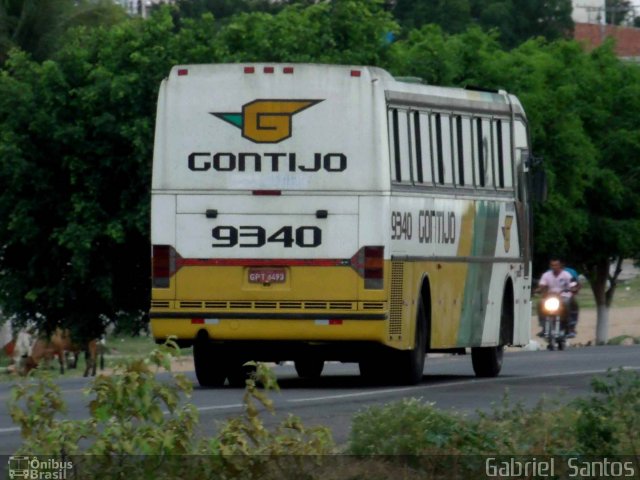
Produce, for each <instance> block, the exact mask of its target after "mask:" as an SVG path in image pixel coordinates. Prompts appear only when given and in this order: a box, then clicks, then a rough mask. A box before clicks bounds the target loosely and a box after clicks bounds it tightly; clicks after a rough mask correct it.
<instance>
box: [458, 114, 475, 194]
mask: <svg viewBox="0 0 640 480" xmlns="http://www.w3.org/2000/svg"><path fill="white" fill-rule="evenodd" d="M459 123H460V124H461V130H462V137H461V138H462V151H463V154H464V156H463V159H462V160H463V166H462V168H463V171H464V184H465V186H470V187H473V157H472V152H473V148H472V140H471V118H470V117H460V122H459Z"/></svg>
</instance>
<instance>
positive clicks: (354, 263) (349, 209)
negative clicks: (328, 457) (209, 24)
mask: <svg viewBox="0 0 640 480" xmlns="http://www.w3.org/2000/svg"><path fill="white" fill-rule="evenodd" d="M155 135H156V136H155V150H154V160H153V186H152V213H151V239H152V244H153V246H152V256H153V259H152V263H153V274H152V275H153V278H152V282H153V288H152V299H151V310H150V319H151V327H152V330H153V335H154V337H155V338H156V340H157V341H163V340H164V339H166V338H167V337H169V336H175V337H177V339H178V341H179V343H180V344H181V345H193V346H194V360H195V369H196V375H197V378H198V381H199V383H200V384H201V385H203V386H218V385H222V384H224V382H225V380H226V379H228V380H229V382H230V383H231V384H237V383H239V384H242V383H243V379H244V377H243V375H245V374H246V371H245V370H244V367H243V364H245V363H246V362H247V361H250V360H256V361H270V362H279V361H285V360H292V361H294V363H295V367H296V370H297V372H298V374H299V375H300V376H301V377H316V376H319V375H320V374H321V372H322V369H323V365H324V362H325V361H342V362H358V363H359V367H360V371H361V373H362V375H365V376H368V377H370V378H376V377H377V378H384V379H387V380H391V381H400V382H403V383H407V384H412V383H416V382H418V381H419V380H420V379H421V378H422V374H423V368H424V361H425V354H426V353H428V352H454V353H463V352H465V351H467V349H469V348H470V350H471V359H472V364H473V369H474V371H475V373H476V375H478V376H494V375H497V374H498V373H499V372H500V368H501V366H502V357H503V347H504V346H506V345H524V344H527V343H528V341H529V325H530V311H531V308H530V293H531V277H530V273H531V267H530V261H531V259H530V252H531V249H530V225H531V222H530V208H529V204H528V202H529V187H528V186H529V184H530V181H529V172H528V161H527V160H528V158H530V156H529V150H530V148H529V142H528V134H527V120H526V116H525V113H524V110H523V108H522V106H521V104H520V102H519V101H518V99H517V98H516V97H514V96H513V95H509V94H507V93H506V92H504V91H495V92H489V91H477V90H466V89H457V88H443V87H435V86H428V85H422V84H418V83H416V82H411V81H401V80H400V79H394V78H393V77H392V76H391V75H390V74H389V73H387V72H386V71H384V70H381V69H379V68H372V67H352V66H337V65H302V64H286V65H283V64H245V65H241V64H225V65H184V66H176V67H174V68H173V69H172V71H171V73H170V75H169V77H168V78H167V79H165V80H164V81H163V83H162V86H161V88H160V94H159V100H158V112H157V123H156V134H155Z"/></svg>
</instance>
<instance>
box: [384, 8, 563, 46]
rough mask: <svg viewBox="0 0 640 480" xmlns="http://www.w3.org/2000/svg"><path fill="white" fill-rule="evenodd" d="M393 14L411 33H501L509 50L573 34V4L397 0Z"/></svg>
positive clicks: (501, 39) (501, 40) (503, 43)
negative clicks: (435, 29) (431, 29)
mask: <svg viewBox="0 0 640 480" xmlns="http://www.w3.org/2000/svg"><path fill="white" fill-rule="evenodd" d="M392 11H393V13H394V15H395V17H396V18H397V19H398V21H399V22H400V24H401V25H402V26H403V28H404V29H405V31H407V32H410V31H411V30H413V29H416V28H420V27H422V26H424V25H428V24H435V25H438V26H439V27H440V28H442V29H443V30H444V31H446V32H447V33H461V32H463V31H465V30H466V29H468V28H469V27H471V26H473V25H477V26H479V27H481V28H482V29H483V30H485V31H491V30H494V31H497V32H499V36H500V42H501V43H502V45H504V46H505V47H508V48H513V47H515V46H517V45H520V44H521V43H523V42H525V41H526V40H528V39H530V38H533V37H544V38H546V39H547V40H555V39H559V38H567V37H569V36H570V34H571V32H572V31H573V21H572V20H571V12H572V4H571V0H551V1H549V0H453V1H444V0H397V1H396V2H395V3H394V7H393V9H392Z"/></svg>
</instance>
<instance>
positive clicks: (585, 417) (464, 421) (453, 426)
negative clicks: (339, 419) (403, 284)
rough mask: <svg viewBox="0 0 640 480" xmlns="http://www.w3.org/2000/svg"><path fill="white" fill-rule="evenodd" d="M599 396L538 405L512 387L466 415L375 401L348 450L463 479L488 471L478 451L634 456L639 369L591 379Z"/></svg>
mask: <svg viewBox="0 0 640 480" xmlns="http://www.w3.org/2000/svg"><path fill="white" fill-rule="evenodd" d="M592 388H593V391H594V393H593V395H591V396H590V397H588V398H585V399H577V400H573V401H571V402H569V403H568V404H562V403H560V402H559V401H549V400H548V399H546V398H543V399H542V400H540V402H538V404H537V405H536V406H535V407H533V408H525V407H524V406H523V405H522V404H521V403H515V404H512V402H511V401H510V400H509V395H508V393H507V394H506V395H505V397H504V399H503V401H502V403H501V404H499V405H497V406H494V408H493V410H492V411H491V412H489V413H482V412H478V413H477V415H476V416H474V417H471V418H468V417H463V416H460V415H457V414H454V413H449V412H446V411H442V410H439V409H436V408H435V406H434V404H432V403H423V402H421V401H420V400H418V399H410V400H403V401H401V402H394V403H389V404H387V405H384V406H376V407H370V408H368V409H366V410H364V411H362V412H361V413H358V414H357V415H356V416H355V417H354V419H353V428H352V431H351V436H350V439H349V447H348V448H349V452H350V453H352V454H356V455H391V456H393V455H405V456H410V457H409V458H406V457H404V458H398V457H395V458H394V457H389V459H390V460H391V461H392V462H398V461H401V462H402V463H404V464H406V462H409V463H408V464H409V465H410V466H412V467H415V468H418V469H419V470H421V471H423V472H426V473H428V474H430V475H436V476H438V475H439V476H442V477H443V478H446V475H447V472H451V471H453V470H455V471H457V472H458V474H461V475H462V476H461V477H456V478H464V476H465V475H466V474H474V475H475V474H477V473H478V472H480V471H484V470H482V466H481V465H480V464H481V463H482V462H483V459H482V457H479V456H478V455H492V456H499V455H507V456H518V455H526V456H541V455H572V456H578V455H596V456H603V455H635V454H636V453H637V452H638V451H640V437H639V434H638V432H640V375H639V374H638V373H637V372H631V371H624V370H619V371H617V372H609V373H608V374H607V375H606V377H605V378H595V379H594V380H593V381H592Z"/></svg>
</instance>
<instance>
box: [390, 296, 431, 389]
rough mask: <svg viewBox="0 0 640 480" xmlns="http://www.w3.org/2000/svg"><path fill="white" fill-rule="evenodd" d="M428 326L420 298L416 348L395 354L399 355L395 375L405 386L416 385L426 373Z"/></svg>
mask: <svg viewBox="0 0 640 480" xmlns="http://www.w3.org/2000/svg"><path fill="white" fill-rule="evenodd" d="M426 330H427V326H426V321H425V316H424V305H423V303H422V298H418V311H417V314H416V335H415V342H414V346H413V348H412V349H411V350H404V351H401V352H394V353H396V355H397V361H396V362H395V363H396V365H395V375H397V377H396V378H397V381H398V382H399V383H401V384H403V385H415V384H417V383H419V382H420V380H422V374H423V372H424V357H425V355H426V345H427V331H426Z"/></svg>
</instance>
